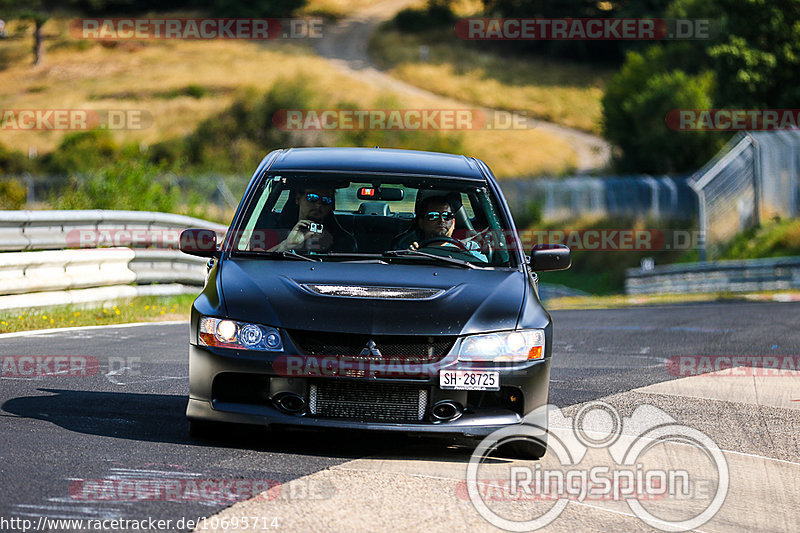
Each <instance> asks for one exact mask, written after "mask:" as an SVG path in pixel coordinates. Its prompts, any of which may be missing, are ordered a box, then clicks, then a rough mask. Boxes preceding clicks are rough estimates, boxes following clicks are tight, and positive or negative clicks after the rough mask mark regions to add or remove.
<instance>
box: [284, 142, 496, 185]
mask: <svg viewBox="0 0 800 533" xmlns="http://www.w3.org/2000/svg"><path fill="white" fill-rule="evenodd" d="M270 171H271V172H275V171H279V172H304V171H305V172H315V171H319V172H343V173H347V172H379V173H391V174H407V175H420V176H448V177H465V178H470V179H476V178H477V179H485V176H484V175H483V173H482V172H481V169H480V168H479V166H478V164H477V162H476V160H475V159H474V158H471V157H465V156H463V155H454V154H442V153H438V152H422V151H417V150H397V149H391V148H289V149H286V150H283V151H281V153H279V154H278V156H277V157H276V158H275V160H274V162H273V163H272V165H271V166H270Z"/></svg>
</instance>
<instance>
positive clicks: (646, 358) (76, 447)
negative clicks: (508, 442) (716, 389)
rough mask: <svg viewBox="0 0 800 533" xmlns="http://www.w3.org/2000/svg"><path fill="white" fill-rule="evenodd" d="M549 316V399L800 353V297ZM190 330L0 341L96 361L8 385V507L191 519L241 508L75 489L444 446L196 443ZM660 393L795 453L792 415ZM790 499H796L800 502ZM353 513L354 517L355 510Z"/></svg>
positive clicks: (16, 511) (3, 349)
mask: <svg viewBox="0 0 800 533" xmlns="http://www.w3.org/2000/svg"><path fill="white" fill-rule="evenodd" d="M552 315H553V319H554V324H555V341H554V342H555V344H554V349H553V353H554V359H553V372H552V384H551V396H550V398H551V402H552V403H555V404H556V405H558V406H560V407H568V406H575V405H576V404H580V403H583V402H587V401H591V400H595V399H600V398H604V399H607V398H609V397H611V398H615V397H616V398H622V399H621V400H620V401H619V402H618V403H619V404H626V403H627V404H628V407H631V406H632V405H635V404H637V403H641V402H644V401H646V400H647V399H648V398H649V397H648V396H647V395H644V394H640V393H638V392H635V393H629V392H628V391H631V390H632V389H638V388H641V387H646V386H649V385H653V384H657V383H661V382H666V381H669V380H674V379H676V378H677V376H675V375H673V374H671V373H670V372H669V371H668V370H667V366H666V361H667V360H668V359H669V358H670V357H673V356H679V355H796V354H798V352H800V333H799V332H798V330H797V324H798V323H800V304H795V303H771V302H770V303H730V304H727V303H708V304H694V305H673V306H658V307H656V306H654V307H646V308H629V309H614V310H591V311H558V312H553V313H552ZM187 332H188V328H187V325H186V324H185V323H172V324H162V325H159V324H149V325H137V326H126V327H119V326H109V327H105V328H97V329H74V330H65V331H59V332H50V333H44V334H35V335H12V336H7V335H0V355H3V356H7V355H36V356H43V355H54V356H55V355H71V356H90V357H94V358H96V359H97V361H98V362H99V365H100V368H99V371H98V372H97V373H96V374H95V375H93V376H90V377H70V376H66V375H61V376H49V377H38V378H14V377H3V378H2V380H1V381H0V383H2V386H0V405H1V406H2V412H0V415H2V418H3V423H2V446H1V447H0V476H2V479H3V487H4V490H3V495H2V496H0V517H5V518H9V517H29V518H31V517H32V518H34V519H35V518H36V517H39V516H47V517H53V518H64V517H70V518H119V517H121V518H132V519H143V518H148V517H152V518H163V519H172V520H173V521H176V520H178V519H180V518H186V519H196V518H197V517H200V516H209V515H212V514H214V513H217V512H219V511H221V510H222V509H224V508H226V507H228V506H229V505H230V503H231V502H228V501H213V499H212V500H210V501H209V500H206V501H202V498H200V500H201V501H151V500H143V501H120V498H119V495H118V494H116V493H115V494H110V495H109V494H106V495H105V497H104V496H103V495H102V494H99V493H98V494H99V495H98V494H95V499H94V500H91V501H87V500H85V499H81V498H80V497H76V496H75V494H76V492H75V490H74V488H75V486H76V485H75V484H76V483H80V480H100V481H103V480H105V481H106V482H108V480H116V481H115V483H117V484H116V485H114V486H116V487H119V486H120V485H119V481H120V480H135V479H139V480H147V481H160V482H167V481H174V480H178V481H184V482H185V481H186V480H194V481H200V480H212V481H213V482H217V481H218V480H229V481H230V480H235V479H239V480H274V482H278V483H281V484H286V483H288V482H290V481H292V480H295V481H297V480H302V479H309V475H313V474H314V473H315V472H320V471H326V470H330V469H334V470H335V469H336V468H342V467H346V465H347V464H348V463H354V462H357V461H358V460H359V458H364V457H367V458H369V457H381V456H386V454H387V453H394V455H395V456H396V455H398V454H400V455H405V454H411V455H412V456H414V457H418V458H421V457H437V456H439V455H440V453H441V447H442V445H441V443H440V441H436V440H430V441H429V440H427V439H423V440H419V439H411V438H402V437H401V438H398V437H397V436H391V437H388V438H387V437H384V436H381V435H371V434H362V433H358V434H355V435H352V434H348V435H346V434H333V435H319V434H316V433H285V434H274V435H271V434H268V433H266V432H263V431H261V430H259V429H251V430H246V429H237V430H235V431H231V432H230V433H228V434H227V435H225V436H224V438H223V439H222V440H217V441H192V440H191V439H190V438H189V437H188V434H187V430H186V424H185V421H184V408H185V404H186V394H187V387H188V378H187V374H188V366H187V357H186V343H187ZM126 366H127V367H128V368H125V367H126ZM664 398H665V397H661V396H658V397H656V396H653V397H652V400H651V401H653V402H655V403H658V402H659V401H661V402H662V404H661V407H662V408H664V409H665V410H667V411H670V412H671V414H673V415H674V416H676V417H678V418H681V421H682V422H684V423H689V422H691V423H692V424H693V425H694V426H695V427H698V428H700V429H702V430H703V431H706V432H707V433H708V434H709V435H710V436H711V437H712V438H714V439H717V441H718V444H720V446H721V447H727V449H734V450H740V451H742V452H753V453H760V454H763V455H765V456H767V457H774V458H780V459H784V460H787V461H796V460H797V456H798V443H797V442H796V435H797V434H798V429H800V417H798V416H797V413H798V411H797V410H796V409H794V410H788V409H774V408H769V407H768V406H758V405H756V406H750V407H748V408H747V409H741V410H730V409H720V408H719V407H718V405H717V404H716V403H714V402H712V401H711V400H701V399H694V400H691V401H688V400H687V399H686V398H680V397H677V396H675V397H672V400H670V401H665V400H664ZM715 406H716V407H715ZM620 408H621V409H622V407H620ZM678 415H680V416H678ZM754 417H755V418H754ZM765 417H768V421H769V424H770V425H771V427H772V428H773V430H774V431H772V433H771V436H770V438H769V439H761V440H759V439H758V438H757V436H758V432H759V427H760V426H761V425H762V422H761V419H762V418H765ZM742 428H745V429H744V430H743V429H742ZM468 459H469V455H468V453H466V452H464V451H457V452H456V455H454V456H453V455H452V454H451V455H450V456H449V457H448V458H447V459H446V460H447V461H454V460H455V461H460V462H466V461H467V460H468ZM84 486H85V485H84ZM181 486H182V487H183V486H184V485H181ZM287 486H288V485H287ZM71 487H72V489H71ZM306 488H308V487H306ZM317 489H320V487H317ZM320 490H322V492H323V493H324V492H325V490H330V487H327V488H326V487H324V486H323V487H322V488H321V489H320ZM243 494H245V495H246V489H245V490H244V492H243ZM182 495H183V497H184V498H185V499H187V498H190V497H192V495H191V494H188V493H185V494H184V493H182ZM286 497H290V495H288V493H287V494H286ZM794 498H795V499H796V498H797V495H795V496H794ZM787 505H794V506H795V507H796V502H794V503H792V502H788V503H787ZM353 511H356V514H359V512H358V511H359V506H358V505H354V506H353ZM364 518H368V517H364ZM281 529H284V528H283V527H282V528H281ZM288 529H289V530H291V529H292V528H291V527H289V528H288Z"/></svg>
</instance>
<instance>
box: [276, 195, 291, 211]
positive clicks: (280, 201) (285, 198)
mask: <svg viewBox="0 0 800 533" xmlns="http://www.w3.org/2000/svg"><path fill="white" fill-rule="evenodd" d="M288 200H289V189H285V190H283V191H281V194H280V196H278V201H277V202H275V208H274V211H276V212H277V211H280V210H281V209H283V206H285V205H286V202H287V201H288Z"/></svg>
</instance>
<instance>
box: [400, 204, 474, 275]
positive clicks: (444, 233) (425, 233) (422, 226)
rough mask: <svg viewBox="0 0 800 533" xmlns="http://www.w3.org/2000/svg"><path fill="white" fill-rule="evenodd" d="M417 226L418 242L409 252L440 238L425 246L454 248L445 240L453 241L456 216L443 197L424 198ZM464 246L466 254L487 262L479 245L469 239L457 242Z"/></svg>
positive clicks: (411, 246) (453, 244) (413, 243)
mask: <svg viewBox="0 0 800 533" xmlns="http://www.w3.org/2000/svg"><path fill="white" fill-rule="evenodd" d="M415 223H416V225H417V232H416V233H417V237H418V239H419V240H417V241H414V242H412V243H411V245H410V246H409V248H410V249H411V250H417V249H419V245H420V242H425V241H426V240H429V239H435V238H437V237H438V238H440V239H441V240H439V241H434V242H431V243H430V244H426V245H425V246H455V243H448V242H447V239H450V240H456V239H453V230H454V229H455V227H456V215H455V213H454V212H453V208H452V207H451V206H450V202H449V201H448V200H447V197H445V196H429V197H428V198H425V199H424V200H423V201H422V203H421V204H420V207H419V212H417V217H416V220H415ZM458 242H461V243H462V244H464V246H465V247H466V249H467V251H468V253H470V254H472V255H474V256H475V257H477V258H478V259H480V260H482V261H488V259H487V258H486V255H484V254H483V253H481V252H480V251H479V250H480V245H479V244H478V243H477V242H475V241H473V240H470V239H464V240H463V241H458Z"/></svg>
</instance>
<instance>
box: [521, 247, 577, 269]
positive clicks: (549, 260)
mask: <svg viewBox="0 0 800 533" xmlns="http://www.w3.org/2000/svg"><path fill="white" fill-rule="evenodd" d="M570 265H572V259H571V258H570V254H569V247H567V246H564V245H563V244H537V245H535V246H534V247H533V249H532V250H531V268H532V269H533V270H534V271H536V272H546V271H548V270H566V269H568V268H569V267H570Z"/></svg>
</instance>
